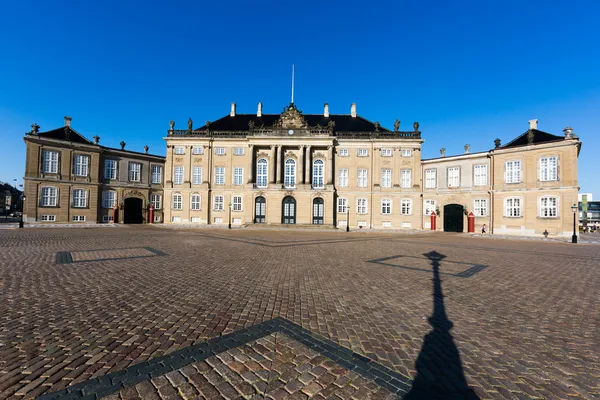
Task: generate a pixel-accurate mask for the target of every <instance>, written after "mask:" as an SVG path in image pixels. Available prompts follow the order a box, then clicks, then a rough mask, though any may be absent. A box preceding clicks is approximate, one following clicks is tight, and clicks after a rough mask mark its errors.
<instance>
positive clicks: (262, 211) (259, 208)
mask: <svg viewBox="0 0 600 400" xmlns="http://www.w3.org/2000/svg"><path fill="white" fill-rule="evenodd" d="M266 214H267V201H266V200H265V198H264V197H262V196H258V197H257V198H256V200H254V223H255V224H264V223H265V222H266V220H267V218H266Z"/></svg>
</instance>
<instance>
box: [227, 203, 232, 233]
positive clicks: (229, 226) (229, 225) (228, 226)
mask: <svg viewBox="0 0 600 400" xmlns="http://www.w3.org/2000/svg"><path fill="white" fill-rule="evenodd" d="M227 228H228V229H231V202H229V224H227Z"/></svg>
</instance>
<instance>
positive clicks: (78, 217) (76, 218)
mask: <svg viewBox="0 0 600 400" xmlns="http://www.w3.org/2000/svg"><path fill="white" fill-rule="evenodd" d="M73 222H85V215H73Z"/></svg>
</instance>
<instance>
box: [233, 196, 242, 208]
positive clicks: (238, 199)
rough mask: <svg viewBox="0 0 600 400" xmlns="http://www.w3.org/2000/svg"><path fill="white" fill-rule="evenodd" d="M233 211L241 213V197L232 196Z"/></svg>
mask: <svg viewBox="0 0 600 400" xmlns="http://www.w3.org/2000/svg"><path fill="white" fill-rule="evenodd" d="M232 204H233V211H242V196H233V202H232Z"/></svg>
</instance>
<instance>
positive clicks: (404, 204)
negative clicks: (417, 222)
mask: <svg viewBox="0 0 600 400" xmlns="http://www.w3.org/2000/svg"><path fill="white" fill-rule="evenodd" d="M400 214H402V215H411V214H412V200H411V199H402V200H401V201H400Z"/></svg>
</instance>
